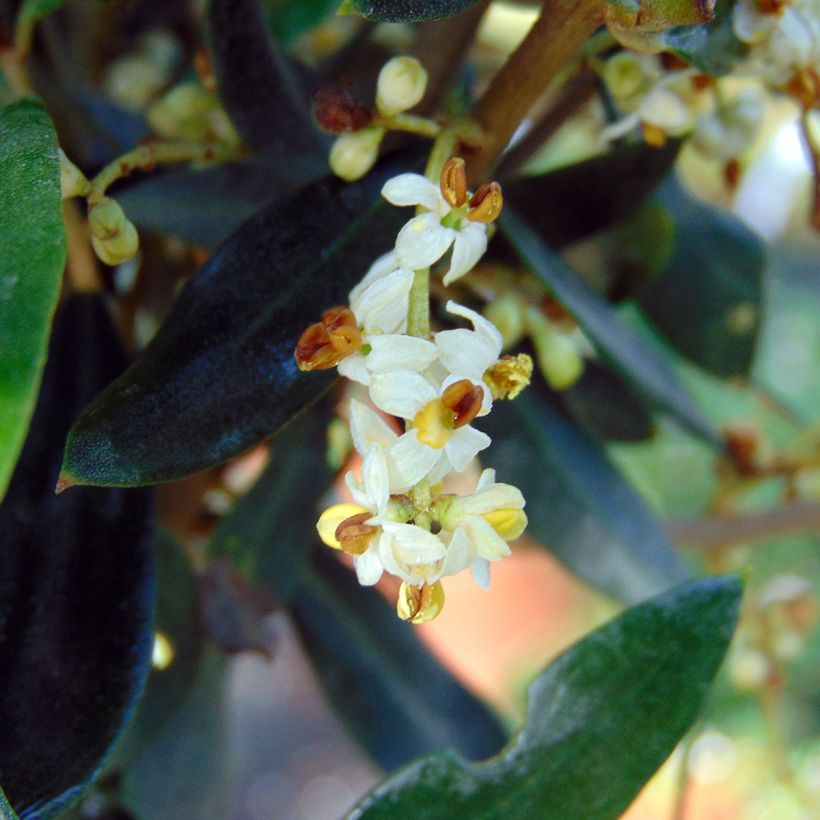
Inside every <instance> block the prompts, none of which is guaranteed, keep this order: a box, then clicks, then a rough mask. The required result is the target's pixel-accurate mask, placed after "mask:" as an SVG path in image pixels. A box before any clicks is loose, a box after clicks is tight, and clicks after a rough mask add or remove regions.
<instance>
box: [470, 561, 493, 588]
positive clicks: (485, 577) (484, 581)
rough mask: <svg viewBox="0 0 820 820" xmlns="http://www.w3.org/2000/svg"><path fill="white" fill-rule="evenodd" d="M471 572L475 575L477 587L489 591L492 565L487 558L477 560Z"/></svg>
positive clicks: (471, 565) (471, 566) (472, 565)
mask: <svg viewBox="0 0 820 820" xmlns="http://www.w3.org/2000/svg"><path fill="white" fill-rule="evenodd" d="M470 572H472V574H473V580H474V581H475V582H476V586H480V587H481V588H482V589H487V587H489V586H490V563H489V561H487V559H486V558H476V559H475V561H473V563H472V564H470Z"/></svg>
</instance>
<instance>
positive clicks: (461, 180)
mask: <svg viewBox="0 0 820 820" xmlns="http://www.w3.org/2000/svg"><path fill="white" fill-rule="evenodd" d="M439 187H440V188H441V195H442V196H443V197H444V201H445V202H446V203H447V204H448V205H449V206H450V207H451V208H460V207H461V206H462V205H463V204H464V203H465V202H466V201H467V172H466V170H465V169H464V160H463V159H462V158H461V157H450V159H448V160H447V162H445V163H444V167H443V168H442V169H441V177H440V179H439Z"/></svg>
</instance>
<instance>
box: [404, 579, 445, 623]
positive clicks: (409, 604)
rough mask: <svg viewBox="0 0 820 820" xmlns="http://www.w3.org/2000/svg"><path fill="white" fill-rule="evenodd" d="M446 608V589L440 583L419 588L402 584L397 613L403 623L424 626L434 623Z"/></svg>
mask: <svg viewBox="0 0 820 820" xmlns="http://www.w3.org/2000/svg"><path fill="white" fill-rule="evenodd" d="M443 607H444V587H443V586H442V585H441V582H440V581H436V583H435V584H425V585H424V586H421V587H417V586H412V585H411V584H407V583H404V582H402V585H401V589H399V598H398V601H397V602H396V612H397V614H398V616H399V618H401V619H402V620H403V621H410V623H414V624H422V623H424V622H425V621H432V620H433V618H435V617H436V616H437V615H438V614H439V612H441V610H442V609H443Z"/></svg>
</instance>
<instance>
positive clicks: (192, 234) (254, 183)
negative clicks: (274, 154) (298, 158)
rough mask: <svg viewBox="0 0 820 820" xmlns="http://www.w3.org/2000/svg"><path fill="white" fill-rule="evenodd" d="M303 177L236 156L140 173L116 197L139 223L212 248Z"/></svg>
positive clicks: (279, 197)
mask: <svg viewBox="0 0 820 820" xmlns="http://www.w3.org/2000/svg"><path fill="white" fill-rule="evenodd" d="M306 181H307V180H302V179H295V180H294V179H292V178H290V177H286V176H285V174H284V173H283V172H281V171H278V170H276V169H274V168H273V167H272V166H271V165H269V164H267V163H263V162H258V161H253V162H237V163H230V164H226V165H220V166H218V167H216V168H206V169H199V170H190V169H185V170H182V171H172V172H171V173H167V174H160V175H156V176H151V177H148V178H147V179H140V180H138V181H137V182H136V184H134V185H131V186H129V187H128V188H127V189H126V190H124V191H122V192H117V202H119V203H120V204H121V205H122V207H123V208H124V209H125V212H126V213H127V214H128V218H129V219H130V220H131V221H132V222H133V223H134V224H135V225H137V227H139V228H145V229H147V230H149V231H155V232H156V233H161V234H170V235H171V236H176V237H178V238H179V239H184V240H185V241H187V242H191V243H193V244H194V245H199V246H200V247H202V248H205V249H207V250H215V249H216V248H218V247H219V245H221V244H222V243H223V242H224V241H225V240H226V239H228V237H229V236H230V235H231V234H232V233H233V232H234V231H236V230H237V228H239V226H240V225H241V224H242V223H243V222H245V221H246V220H247V219H250V217H252V216H253V215H254V214H256V213H258V212H259V211H261V210H262V208H263V207H265V206H266V205H270V204H272V203H273V202H275V201H276V200H278V199H283V198H284V197H287V196H290V195H292V194H293V192H294V191H295V190H296V188H297V187H299V185H300V184H302V183H304V182H306Z"/></svg>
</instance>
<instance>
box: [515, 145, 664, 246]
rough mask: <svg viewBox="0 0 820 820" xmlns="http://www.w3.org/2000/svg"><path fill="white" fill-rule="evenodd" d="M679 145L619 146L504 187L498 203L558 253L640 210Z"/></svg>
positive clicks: (662, 175) (516, 180) (661, 177)
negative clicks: (522, 218)
mask: <svg viewBox="0 0 820 820" xmlns="http://www.w3.org/2000/svg"><path fill="white" fill-rule="evenodd" d="M679 149H680V144H679V143H678V142H675V141H670V142H669V143H667V145H666V146H665V147H664V148H661V149H658V148H651V147H649V146H648V145H646V144H645V143H643V142H642V143H639V144H637V145H622V146H619V147H618V148H615V149H614V150H612V151H610V152H609V153H607V154H602V155H601V156H598V157H594V158H593V159H588V160H584V161H583V162H578V163H575V164H573V165H567V166H565V167H564V168H559V169H558V170H557V171H550V173H548V174H543V175H541V176H532V177H521V178H518V179H512V180H509V181H507V180H505V181H504V201H505V202H507V203H511V204H512V205H513V206H514V207H515V208H516V210H518V211H520V212H521V213H525V214H527V220H528V222H529V224H530V225H531V226H532V227H533V228H534V229H535V231H536V232H537V233H538V234H539V235H540V236H541V238H542V239H543V240H544V241H545V242H546V243H547V244H548V245H551V246H553V247H556V248H561V247H564V246H565V245H569V244H570V243H572V242H576V241H578V240H579V239H584V238H586V237H587V236H589V235H590V234H593V233H595V232H596V231H599V230H601V229H602V228H606V227H608V226H609V225H611V224H613V223H614V222H617V221H619V220H621V219H624V218H625V217H626V216H628V215H629V214H630V213H632V212H633V211H635V210H636V209H637V208H639V207H640V205H641V203H642V202H643V201H644V200H645V199H646V198H647V197H648V196H649V195H650V194H651V193H652V191H653V190H654V189H655V187H656V186H657V185H658V183H660V181H661V180H662V179H663V178H664V177H665V176H666V175H667V173H668V172H669V170H670V169H671V168H672V166H673V165H674V164H675V159H676V158H677V156H678V151H679Z"/></svg>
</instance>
